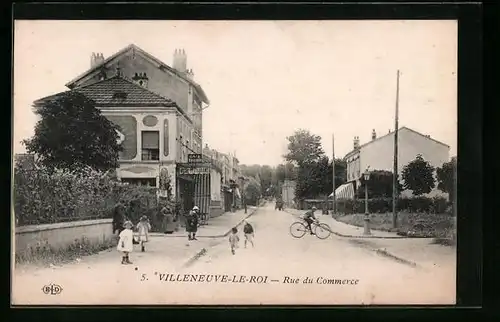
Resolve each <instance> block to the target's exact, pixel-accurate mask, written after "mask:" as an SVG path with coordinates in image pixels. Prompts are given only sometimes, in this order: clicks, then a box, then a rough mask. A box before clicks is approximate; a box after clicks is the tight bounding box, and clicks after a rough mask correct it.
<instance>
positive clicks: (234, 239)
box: [229, 227, 240, 255]
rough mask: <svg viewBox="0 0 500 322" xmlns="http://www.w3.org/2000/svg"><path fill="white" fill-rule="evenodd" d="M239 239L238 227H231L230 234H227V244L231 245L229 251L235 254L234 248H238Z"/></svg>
mask: <svg viewBox="0 0 500 322" xmlns="http://www.w3.org/2000/svg"><path fill="white" fill-rule="evenodd" d="M239 241H240V237H239V236H238V229H236V227H233V229H231V234H230V235H229V245H231V253H233V255H234V254H235V249H236V248H238V243H239Z"/></svg>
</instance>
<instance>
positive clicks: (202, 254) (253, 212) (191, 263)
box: [183, 205, 263, 267]
mask: <svg viewBox="0 0 500 322" xmlns="http://www.w3.org/2000/svg"><path fill="white" fill-rule="evenodd" d="M262 206H263V205H262ZM258 210H259V207H256V208H255V209H254V210H253V211H252V212H250V213H249V214H248V215H247V216H245V217H244V218H243V219H242V220H240V221H239V222H238V223H237V224H236V225H235V226H233V227H231V228H229V230H228V231H227V232H226V233H225V234H223V235H219V236H213V237H211V238H222V237H226V236H228V235H229V234H230V233H231V230H232V229H233V228H234V227H238V226H239V225H241V223H242V222H244V221H245V220H246V219H247V218H248V217H250V216H252V215H254V214H255V213H256V212H257V211H258ZM206 253H207V249H206V248H202V249H201V250H200V251H199V252H197V253H196V254H195V255H194V256H193V257H191V258H190V259H189V260H188V261H187V262H186V263H185V264H184V265H183V267H189V266H191V265H193V264H194V263H195V262H196V261H197V260H198V259H200V258H201V257H203V256H204V255H205V254H206Z"/></svg>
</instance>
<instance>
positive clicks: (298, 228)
mask: <svg viewBox="0 0 500 322" xmlns="http://www.w3.org/2000/svg"><path fill="white" fill-rule="evenodd" d="M306 231H307V228H306V226H305V225H304V224H303V223H301V222H298V221H297V222H294V223H293V224H292V225H291V226H290V234H291V235H292V236H293V237H295V238H302V237H304V235H305V234H306Z"/></svg>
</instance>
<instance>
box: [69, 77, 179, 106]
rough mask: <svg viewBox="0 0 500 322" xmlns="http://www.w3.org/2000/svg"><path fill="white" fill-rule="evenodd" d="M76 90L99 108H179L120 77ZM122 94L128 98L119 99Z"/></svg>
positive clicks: (166, 99) (173, 103) (164, 98)
mask: <svg viewBox="0 0 500 322" xmlns="http://www.w3.org/2000/svg"><path fill="white" fill-rule="evenodd" d="M74 90H75V91H76V92H79V93H82V94H84V95H85V96H87V97H88V98H90V99H92V100H93V101H94V102H95V103H96V105H97V106H116V105H117V104H118V105H119V106H123V105H124V104H125V106H127V105H130V106H165V107H176V106H177V104H176V103H175V102H174V101H172V100H171V99H168V98H166V97H163V96H161V95H159V94H157V93H154V92H152V91H150V90H148V89H147V88H144V87H142V86H140V85H139V84H136V83H134V82H133V81H132V80H130V79H128V78H126V77H124V76H118V75H116V76H113V77H111V78H108V79H105V80H102V81H100V82H97V83H93V84H90V85H87V86H84V87H78V88H75V89H74ZM120 93H125V94H126V96H123V97H119V94H120ZM117 95H118V97H117Z"/></svg>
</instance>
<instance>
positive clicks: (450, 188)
mask: <svg viewBox="0 0 500 322" xmlns="http://www.w3.org/2000/svg"><path fill="white" fill-rule="evenodd" d="M456 174H457V158H456V157H453V158H451V161H449V162H446V163H444V164H443V165H442V166H441V167H440V168H437V169H436V176H437V182H438V184H437V187H438V189H439V190H441V191H443V192H446V193H448V195H449V199H450V201H453V200H455V194H454V192H455V176H456Z"/></svg>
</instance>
